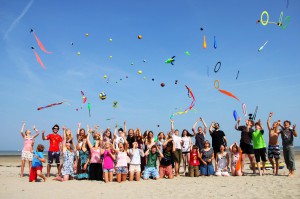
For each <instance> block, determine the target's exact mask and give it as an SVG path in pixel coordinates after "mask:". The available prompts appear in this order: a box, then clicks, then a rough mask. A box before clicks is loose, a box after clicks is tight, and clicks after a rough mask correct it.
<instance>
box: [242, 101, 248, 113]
mask: <svg viewBox="0 0 300 199" xmlns="http://www.w3.org/2000/svg"><path fill="white" fill-rule="evenodd" d="M242 109H243V113H244V116H247V107H246V104H245V103H243V104H242Z"/></svg>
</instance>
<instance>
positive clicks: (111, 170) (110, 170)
mask: <svg viewBox="0 0 300 199" xmlns="http://www.w3.org/2000/svg"><path fill="white" fill-rule="evenodd" d="M105 172H114V168H112V169H104V168H103V173H105Z"/></svg>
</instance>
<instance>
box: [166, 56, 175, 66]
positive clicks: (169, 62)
mask: <svg viewBox="0 0 300 199" xmlns="http://www.w3.org/2000/svg"><path fill="white" fill-rule="evenodd" d="M174 58H175V56H173V57H171V58H169V59H167V60H166V61H165V63H166V64H172V65H174V63H173V62H174V61H175V59H174Z"/></svg>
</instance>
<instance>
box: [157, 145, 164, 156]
mask: <svg viewBox="0 0 300 199" xmlns="http://www.w3.org/2000/svg"><path fill="white" fill-rule="evenodd" d="M156 151H158V153H159V157H161V158H163V157H164V154H162V153H161V151H160V150H159V148H158V146H157V145H156Z"/></svg>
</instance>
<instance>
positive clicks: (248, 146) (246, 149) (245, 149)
mask: <svg viewBox="0 0 300 199" xmlns="http://www.w3.org/2000/svg"><path fill="white" fill-rule="evenodd" d="M240 147H241V149H242V151H243V154H248V155H249V154H254V149H253V146H252V145H251V144H246V143H244V142H241V143H240Z"/></svg>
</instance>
